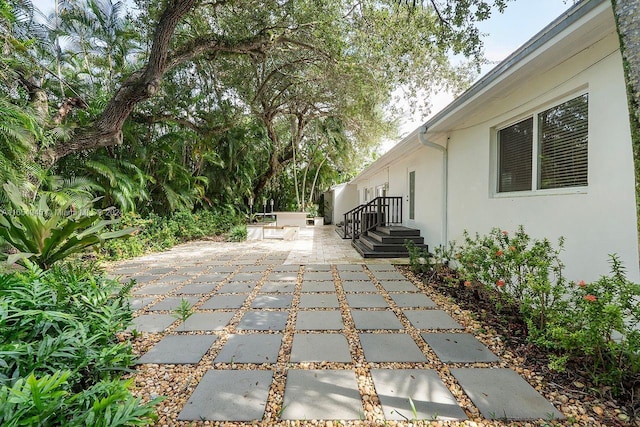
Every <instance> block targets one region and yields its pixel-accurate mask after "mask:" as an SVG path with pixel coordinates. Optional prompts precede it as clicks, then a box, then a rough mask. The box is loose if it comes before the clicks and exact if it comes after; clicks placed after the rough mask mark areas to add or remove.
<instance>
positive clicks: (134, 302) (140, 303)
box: [129, 297, 155, 310]
mask: <svg viewBox="0 0 640 427" xmlns="http://www.w3.org/2000/svg"><path fill="white" fill-rule="evenodd" d="M153 301H155V297H143V298H135V297H134V298H129V306H130V307H131V309H132V310H139V309H141V308H142V307H145V306H147V305H148V304H149V303H151V302H153Z"/></svg>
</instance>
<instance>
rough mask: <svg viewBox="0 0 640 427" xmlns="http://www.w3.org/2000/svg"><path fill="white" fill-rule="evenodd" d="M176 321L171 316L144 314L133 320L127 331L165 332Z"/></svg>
mask: <svg viewBox="0 0 640 427" xmlns="http://www.w3.org/2000/svg"><path fill="white" fill-rule="evenodd" d="M175 321H176V318H175V317H173V316H172V315H170V314H142V315H140V316H138V317H134V318H133V320H131V325H129V327H128V328H127V331H133V330H136V331H138V332H163V331H164V330H165V329H167V328H168V327H169V326H170V325H171V324H172V323H173V322H175Z"/></svg>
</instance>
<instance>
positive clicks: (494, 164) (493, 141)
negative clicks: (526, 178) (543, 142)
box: [489, 88, 592, 199]
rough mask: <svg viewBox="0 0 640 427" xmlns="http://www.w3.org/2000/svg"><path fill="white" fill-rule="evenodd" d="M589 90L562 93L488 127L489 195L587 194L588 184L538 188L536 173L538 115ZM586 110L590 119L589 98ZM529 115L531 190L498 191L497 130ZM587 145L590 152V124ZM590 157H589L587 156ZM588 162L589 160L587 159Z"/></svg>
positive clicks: (495, 196)
mask: <svg viewBox="0 0 640 427" xmlns="http://www.w3.org/2000/svg"><path fill="white" fill-rule="evenodd" d="M588 93H589V91H588V89H587V88H585V89H582V90H580V91H577V92H572V93H570V94H568V95H564V96H562V97H560V98H555V99H554V100H553V101H549V102H547V103H545V104H543V105H541V106H539V107H536V109H535V110H532V111H529V112H527V113H526V114H521V115H519V116H517V117H516V118H511V119H510V120H509V121H505V122H502V123H500V124H498V125H496V126H493V127H492V128H491V129H490V132H491V137H490V155H491V161H490V165H489V171H490V173H489V179H490V184H489V188H490V197H493V198H496V199H503V198H514V197H535V196H561V195H573V194H587V193H588V192H589V191H588V190H589V186H588V185H586V186H582V187H563V188H550V189H538V188H537V187H538V176H539V175H538V174H539V173H540V171H539V170H538V158H539V156H538V153H539V152H540V144H539V141H538V115H539V114H540V113H542V112H544V111H546V110H548V109H549V108H552V107H554V106H557V105H560V104H562V103H564V102H567V101H569V100H571V99H573V98H577V97H579V96H581V95H584V94H588ZM588 112H589V120H591V117H592V116H591V100H589V104H588ZM530 117H533V139H532V141H533V142H532V144H533V151H532V153H531V156H532V159H531V187H532V189H531V190H525V191H508V192H506V191H505V192H500V191H498V173H499V171H498V167H499V152H498V132H499V131H500V130H502V129H505V128H507V127H509V126H512V125H514V124H516V123H519V122H521V121H523V120H526V119H528V118H530ZM588 129H589V132H588V145H587V152H591V126H589V127H588ZM589 159H591V157H589ZM589 163H590V161H589ZM590 171H591V167H590V165H589V167H588V169H587V182H588V181H589V179H588V176H589V174H590Z"/></svg>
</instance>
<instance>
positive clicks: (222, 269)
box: [209, 265, 238, 273]
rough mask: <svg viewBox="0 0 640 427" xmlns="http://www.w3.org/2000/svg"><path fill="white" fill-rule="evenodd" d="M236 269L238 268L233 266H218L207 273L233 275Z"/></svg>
mask: <svg viewBox="0 0 640 427" xmlns="http://www.w3.org/2000/svg"><path fill="white" fill-rule="evenodd" d="M237 269H238V267H236V266H235V265H220V266H215V267H212V268H211V270H210V271H209V272H210V273H233V272H234V271H236V270H237Z"/></svg>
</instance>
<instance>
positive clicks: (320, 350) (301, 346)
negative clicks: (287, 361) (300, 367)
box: [291, 334, 351, 363]
mask: <svg viewBox="0 0 640 427" xmlns="http://www.w3.org/2000/svg"><path fill="white" fill-rule="evenodd" d="M291 362H345V363H348V362H351V356H350V355H349V344H348V343H347V338H346V337H345V336H344V335H340V334H295V335H294V336H293V347H292V349H291Z"/></svg>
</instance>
